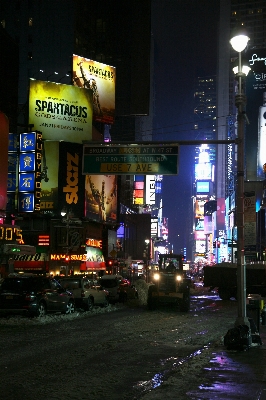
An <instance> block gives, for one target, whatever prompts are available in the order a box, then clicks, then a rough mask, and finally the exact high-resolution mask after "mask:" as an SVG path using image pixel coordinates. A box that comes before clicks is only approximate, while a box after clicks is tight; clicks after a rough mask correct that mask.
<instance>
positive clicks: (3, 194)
mask: <svg viewBox="0 0 266 400" xmlns="http://www.w3.org/2000/svg"><path fill="white" fill-rule="evenodd" d="M8 133H9V121H8V118H7V116H6V115H5V114H4V113H2V112H1V111H0V140H1V146H0V159H1V168H0V210H5V209H6V201H7V190H6V188H7V170H8V167H7V166H8Z"/></svg>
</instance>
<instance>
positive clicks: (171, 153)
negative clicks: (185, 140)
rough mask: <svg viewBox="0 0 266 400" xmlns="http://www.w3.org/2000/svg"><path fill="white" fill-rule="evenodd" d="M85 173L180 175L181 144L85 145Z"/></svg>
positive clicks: (83, 170) (83, 171)
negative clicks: (179, 154)
mask: <svg viewBox="0 0 266 400" xmlns="http://www.w3.org/2000/svg"><path fill="white" fill-rule="evenodd" d="M82 173H83V174H85V175H87V174H91V175H101V174H103V175H177V174H178V145H175V146H160V145H154V146H153V145H129V146H110V145H108V146H91V145H85V146H84V147H83V169H82Z"/></svg>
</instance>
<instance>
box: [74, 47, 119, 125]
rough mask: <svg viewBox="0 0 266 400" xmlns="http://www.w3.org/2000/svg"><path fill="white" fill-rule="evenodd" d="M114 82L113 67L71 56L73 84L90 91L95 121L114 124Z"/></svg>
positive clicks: (114, 72)
mask: <svg viewBox="0 0 266 400" xmlns="http://www.w3.org/2000/svg"><path fill="white" fill-rule="evenodd" d="M115 81H116V69H115V67H111V66H110V65H106V64H103V63H100V62H98V61H93V60H89V59H87V58H84V57H80V56H77V55H75V54H74V55H73V84H74V85H75V86H78V87H80V88H86V89H91V90H92V92H93V97H92V98H93V119H94V120H95V121H99V122H103V123H105V124H113V123H114V119H115Z"/></svg>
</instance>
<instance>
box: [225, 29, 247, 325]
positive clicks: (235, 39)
mask: <svg viewBox="0 0 266 400" xmlns="http://www.w3.org/2000/svg"><path fill="white" fill-rule="evenodd" d="M248 41H249V37H248V35H247V33H246V31H245V30H244V29H243V27H241V28H240V29H235V30H233V31H232V35H231V40H230V43H231V45H232V47H233V49H234V50H235V51H237V52H238V65H237V66H236V67H234V69H233V70H234V73H235V76H236V78H237V80H238V93H237V95H236V96H235V105H236V107H237V109H238V115H237V121H238V125H237V141H236V143H237V188H236V189H237V190H236V195H237V199H236V225H237V303H238V316H237V319H236V322H235V325H236V326H237V325H248V326H249V321H248V318H247V314H246V269H245V268H246V267H245V255H244V250H245V241H244V149H245V147H244V137H245V131H244V128H245V118H246V116H245V111H244V107H245V105H246V96H245V95H244V93H243V88H242V78H245V77H246V75H247V74H248V72H249V70H250V68H249V67H247V66H245V67H244V64H243V63H242V59H241V56H242V55H241V52H242V51H243V50H244V49H245V48H246V46H247V43H248Z"/></svg>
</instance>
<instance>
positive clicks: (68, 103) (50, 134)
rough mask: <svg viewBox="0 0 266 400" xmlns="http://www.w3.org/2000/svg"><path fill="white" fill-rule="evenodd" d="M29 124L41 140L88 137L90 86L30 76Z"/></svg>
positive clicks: (89, 129) (90, 119) (90, 101)
mask: <svg viewBox="0 0 266 400" xmlns="http://www.w3.org/2000/svg"><path fill="white" fill-rule="evenodd" d="M29 124H33V125H34V129H36V130H39V131H41V132H42V135H43V139H44V140H65V141H67V142H74V143H82V141H84V140H91V139H92V90H87V89H82V88H78V87H76V86H72V85H63V84H59V83H53V82H45V81H38V80H35V79H30V94H29Z"/></svg>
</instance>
